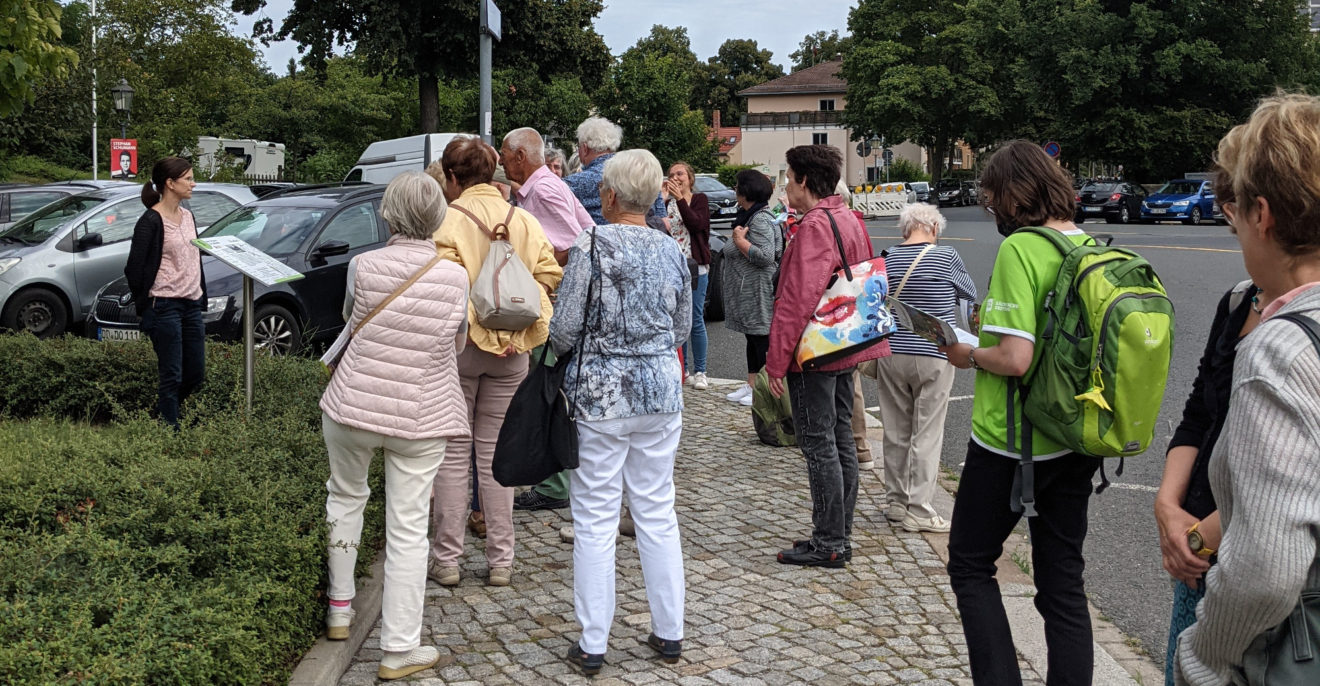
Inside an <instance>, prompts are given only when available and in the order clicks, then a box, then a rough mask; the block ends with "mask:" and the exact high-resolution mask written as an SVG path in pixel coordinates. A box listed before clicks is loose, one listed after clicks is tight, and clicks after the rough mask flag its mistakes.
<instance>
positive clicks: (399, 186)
mask: <svg viewBox="0 0 1320 686" xmlns="http://www.w3.org/2000/svg"><path fill="white" fill-rule="evenodd" d="M448 209H449V206H448V205H447V204H446V203H445V194H444V193H443V192H442V191H441V190H440V184H438V183H436V181H435V179H433V178H431V176H430V175H429V174H427V173H425V172H419V171H409V172H404V173H402V174H399V175H398V176H396V177H394V180H393V181H391V182H390V185H388V186H386V187H385V196H384V197H383V198H381V201H380V215H381V216H382V217H384V218H385V221H387V222H389V224H390V231H391V232H393V233H397V234H399V235H401V236H403V237H405V238H417V239H421V240H426V239H429V238H430V237H431V234H433V233H435V230H436V229H438V228H440V222H441V221H443V220H444V218H445V212H446V211H448Z"/></svg>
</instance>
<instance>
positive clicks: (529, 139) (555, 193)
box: [500, 128, 596, 265]
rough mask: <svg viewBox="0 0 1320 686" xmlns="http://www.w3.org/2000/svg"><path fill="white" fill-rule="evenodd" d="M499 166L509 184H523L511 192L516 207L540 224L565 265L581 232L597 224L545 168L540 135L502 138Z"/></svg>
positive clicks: (526, 132) (526, 131)
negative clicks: (586, 227) (525, 211)
mask: <svg viewBox="0 0 1320 686" xmlns="http://www.w3.org/2000/svg"><path fill="white" fill-rule="evenodd" d="M500 164H502V165H504V174H505V176H507V177H509V181H512V182H513V183H514V184H522V185H521V186H516V188H517V190H516V191H514V196H515V198H516V199H517V205H518V207H521V208H523V209H524V210H527V211H528V212H530V213H531V215H532V216H533V217H536V220H537V221H539V222H541V228H542V229H543V230H544V231H545V237H546V238H548V239H550V244H551V245H553V246H554V248H555V259H557V260H559V264H561V265H562V264H564V263H565V262H567V261H568V251H569V248H572V247H573V242H574V241H575V240H577V237H578V234H579V233H582V228H583V227H585V226H593V225H595V223H596V222H594V221H592V219H591V215H589V214H587V210H586V208H584V207H582V203H581V202H579V201H578V199H577V198H576V197H575V196H574V195H573V192H572V191H570V190H569V189H568V186H567V185H565V184H564V180H563V179H561V178H559V176H558V175H557V174H555V173H554V172H553V171H550V168H549V167H547V166H546V165H545V141H544V140H542V138H541V134H539V133H537V132H536V129H531V128H521V129H514V130H513V131H510V132H509V133H507V134H505V136H504V142H503V143H502V144H501V145H500Z"/></svg>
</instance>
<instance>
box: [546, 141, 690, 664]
mask: <svg viewBox="0 0 1320 686" xmlns="http://www.w3.org/2000/svg"><path fill="white" fill-rule="evenodd" d="M663 174H664V172H663V170H662V169H661V168H660V163H659V161H657V160H656V158H655V156H654V155H652V154H651V153H649V152H647V151H645V150H626V151H624V152H621V153H618V154H617V155H615V156H614V157H612V158H611V159H610V160H609V161H608V162H606V163H605V167H604V172H603V176H602V180H601V184H600V197H601V210H602V212H603V214H604V216H605V220H606V223H605V224H603V225H600V226H596V227H594V228H593V229H592V230H589V231H583V232H582V234H581V235H579V236H578V240H577V242H576V243H575V244H574V245H573V248H572V250H571V252H570V254H569V259H568V264H567V265H566V266H565V267H564V280H563V281H562V282H561V283H560V285H559V292H558V299H557V300H556V302H555V314H554V318H553V319H551V321H550V342H551V344H552V345H553V346H554V351H555V353H556V354H557V355H564V354H565V353H567V352H568V351H569V350H573V349H576V350H577V351H578V353H577V354H578V358H577V359H575V360H574V361H573V362H572V366H570V367H569V369H568V373H567V376H566V378H565V382H564V392H565V393H566V394H567V396H568V397H569V398H570V400H571V402H573V403H574V405H575V406H576V408H577V419H578V422H577V426H578V453H579V456H580V462H581V464H580V465H579V467H578V468H577V469H576V470H573V472H572V473H571V476H570V480H569V493H570V497H569V502H570V503H571V507H572V513H573V533H574V539H575V540H574V545H573V600H574V606H575V610H576V613H577V618H578V621H579V622H580V623H581V624H582V639H581V640H580V641H579V642H578V644H577V645H575V646H573V647H572V649H570V650H569V653H568V659H569V661H571V662H573V663H574V664H576V665H578V666H579V667H580V668H581V669H582V671H583V673H584V674H588V675H591V674H596V673H598V672H599V671H600V668H601V665H602V664H603V663H604V661H605V648H606V643H607V642H608V640H609V631H610V625H611V624H613V622H614V606H615V599H614V575H615V562H614V544H615V538H616V535H617V534H618V526H619V509H620V505H621V502H622V499H623V494H624V491H625V490H626V491H627V494H628V504H629V507H630V509H631V511H632V517H633V520H634V521H635V522H636V526H637V552H638V554H639V555H640V557H641V561H642V571H643V575H644V578H645V581H646V595H647V598H648V600H649V601H650V604H651V635H650V637H649V639H648V641H647V642H648V643H649V644H650V645H651V647H653V648H655V650H656V651H657V652H658V653H659V654H660V656H661V657H662V658H664V660H665V661H666V662H677V661H678V659H679V656H680V654H681V652H682V647H681V646H682V639H683V595H684V584H683V552H682V549H681V547H680V543H679V536H678V518H677V516H675V514H674V454H675V453H676V452H677V450H678V440H679V434H680V433H681V430H682V411H683V385H682V384H683V381H682V371H681V369H680V367H679V361H678V357H677V356H676V355H675V354H674V351H675V350H677V349H678V348H679V346H681V345H683V344H684V343H685V342H686V341H687V338H688V333H689V331H690V329H691V327H692V287H691V285H690V278H691V277H690V276H689V274H688V268H687V261H686V260H685V259H684V257H683V255H682V254H681V253H680V252H679V249H678V244H677V243H675V242H674V240H673V239H672V238H670V237H669V236H668V235H666V234H664V233H662V232H660V231H656V230H655V229H652V228H649V227H647V225H646V218H645V217H646V211H647V209H648V208H649V207H650V206H651V203H652V202H653V201H654V200H655V197H656V194H657V193H659V192H660V181H661V179H662V178H663ZM579 364H580V365H581V366H580V367H579V366H578V365H579Z"/></svg>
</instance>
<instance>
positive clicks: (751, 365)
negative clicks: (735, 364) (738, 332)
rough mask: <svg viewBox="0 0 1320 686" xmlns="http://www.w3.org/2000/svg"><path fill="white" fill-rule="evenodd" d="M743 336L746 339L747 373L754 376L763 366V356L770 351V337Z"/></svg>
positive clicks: (746, 334) (747, 334)
mask: <svg viewBox="0 0 1320 686" xmlns="http://www.w3.org/2000/svg"><path fill="white" fill-rule="evenodd" d="M743 335H744V336H746V337H747V373H748V374H755V373H757V372H759V371H761V367H764V366H765V354H766V353H767V352H769V351H770V336H769V335H765V336H753V335H752V334H749V333H745V334H743Z"/></svg>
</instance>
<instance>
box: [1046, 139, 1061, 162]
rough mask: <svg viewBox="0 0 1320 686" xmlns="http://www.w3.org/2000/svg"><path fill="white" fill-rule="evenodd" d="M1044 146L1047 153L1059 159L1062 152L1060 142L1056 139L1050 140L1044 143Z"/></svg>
mask: <svg viewBox="0 0 1320 686" xmlns="http://www.w3.org/2000/svg"><path fill="white" fill-rule="evenodd" d="M1044 148H1045V154H1046V155H1049V156H1050V157H1053V158H1054V159H1056V160H1057V159H1059V153H1060V152H1062V149H1061V148H1060V147H1059V144H1058V143H1055V142H1054V141H1050V142H1048V143H1046V144H1045V145H1044Z"/></svg>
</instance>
